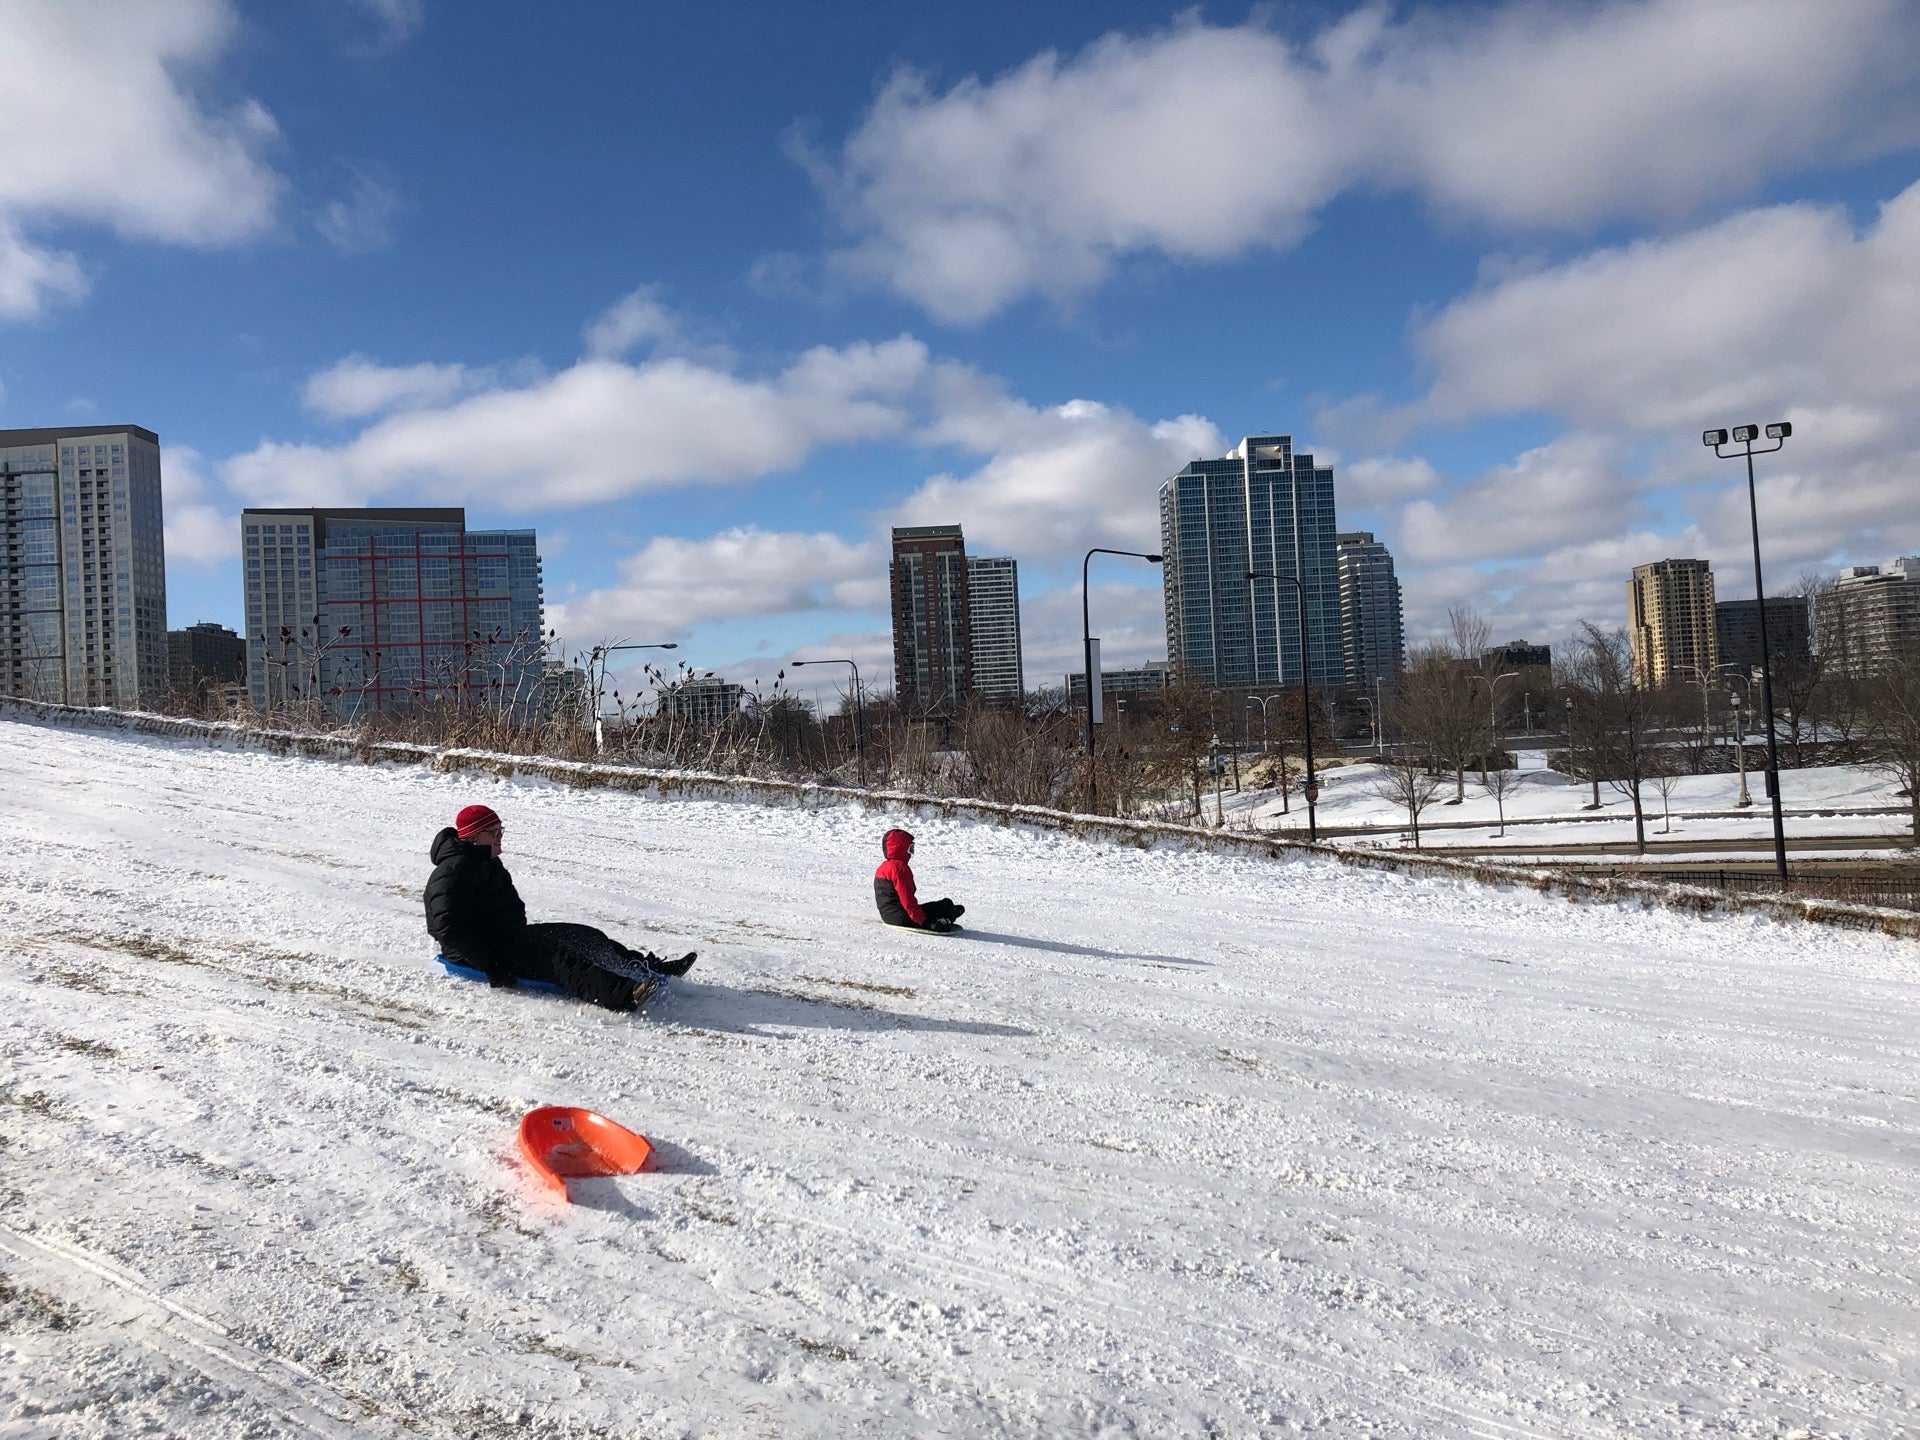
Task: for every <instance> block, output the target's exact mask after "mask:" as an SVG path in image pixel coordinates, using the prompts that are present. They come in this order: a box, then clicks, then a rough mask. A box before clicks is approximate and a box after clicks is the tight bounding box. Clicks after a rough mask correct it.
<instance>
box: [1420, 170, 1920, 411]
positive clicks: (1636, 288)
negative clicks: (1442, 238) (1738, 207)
mask: <svg viewBox="0 0 1920 1440" xmlns="http://www.w3.org/2000/svg"><path fill="white" fill-rule="evenodd" d="M1915 335H1920V184H1917V185H1915V186H1913V187H1911V188H1910V189H1908V190H1907V191H1905V192H1904V193H1903V194H1901V195H1899V196H1897V197H1896V198H1895V199H1894V200H1892V201H1891V202H1889V203H1888V204H1887V205H1886V206H1884V207H1883V209H1882V210H1881V213H1880V215H1879V217H1878V218H1877V220H1876V221H1875V223H1874V224H1873V225H1872V226H1871V227H1869V228H1868V229H1867V230H1866V231H1865V232H1864V233H1861V234H1858V235H1856V234H1855V231H1854V227H1853V225H1852V224H1851V223H1850V222H1849V220H1848V218H1847V216H1846V214H1845V212H1844V211H1841V210H1839V209H1836V208H1831V207H1824V206H1817V205H1783V206H1778V207H1774V208H1770V209H1764V210H1755V211H1749V212H1747V213H1744V214H1740V215H1735V216H1733V217H1731V218H1730V219H1727V220H1724V221H1722V222H1720V223H1719V224H1717V225H1712V226H1709V227H1707V228H1705V229H1701V230H1697V231H1694V232H1691V233H1689V234H1685V235H1681V236H1677V237H1675V238H1672V239H1666V240H1648V241H1642V242H1640V243H1638V244H1634V245H1629V246H1624V247H1621V248H1618V249H1610V250H1602V251H1599V252H1597V253H1595V254H1591V255H1587V256H1583V257H1581V258H1580V259H1578V260H1575V261H1573V262H1571V263H1569V264H1566V265H1561V266H1556V267H1553V268H1551V269H1546V270H1541V271H1538V272H1534V273H1531V274H1524V275H1519V276H1516V277H1513V278H1510V279H1505V280H1500V281H1496V282H1495V283H1493V284H1491V285H1488V286H1484V287H1482V288H1480V289H1478V290H1475V291H1474V292H1472V293H1470V294H1468V295H1466V296H1463V297H1462V298H1461V299H1459V300H1456V301H1454V302H1453V303H1452V304H1450V305H1448V306H1447V307H1446V308H1445V309H1444V310H1443V311H1441V313H1440V314H1439V315H1438V316H1436V317H1435V318H1434V319H1433V320H1432V321H1430V322H1429V323H1428V324H1426V325H1425V326H1423V327H1422V328H1421V330H1420V331H1419V332H1418V334H1417V336H1416V339H1415V344H1416V346H1417V348H1418V350H1419V351H1420V353H1421V354H1422V355H1423V356H1424V357H1425V359H1426V360H1427V362H1428V363H1429V364H1431V366H1432V367H1433V370H1434V377H1435V378H1434V381H1433V385H1432V387H1431V389H1430V390H1429V392H1428V394H1427V396H1426V397H1425V399H1424V400H1422V401H1421V402H1420V403H1419V404H1418V405H1416V406H1415V407H1413V414H1414V416H1415V417H1416V418H1420V419H1449V420H1458V419H1467V418H1472V417H1474V416H1478V415H1485V414H1497V413H1512V412H1519V411H1529V410H1542V411H1548V412H1551V413H1553V414H1557V415H1562V416H1567V417H1569V418H1572V419H1574V420H1576V421H1578V422H1582V423H1587V424H1596V425H1602V424H1604V425H1628V426H1632V427H1633V428H1635V429H1641V430H1680V431H1688V430H1699V429H1704V428H1706V427H1707V426H1709V425H1712V424H1717V423H1725V420H1729V419H1730V420H1733V421H1736V422H1737V421H1738V420H1740V419H1742V418H1745V417H1744V413H1743V412H1745V411H1747V410H1749V409H1756V408H1758V409H1768V410H1778V409H1779V408H1780V407H1782V406H1784V405H1787V404H1792V403H1800V404H1821V405H1841V404H1845V405H1858V404H1860V403H1862V402H1893V403H1902V404H1911V403H1912V397H1913V396H1914V394H1915V393H1916V391H1917V390H1920V345H1916V344H1915V343H1914V336H1915ZM1715 417H1724V418H1723V419H1721V420H1716V418H1715ZM1768 418H1777V417H1773V416H1769V417H1768ZM1850 423H1851V424H1855V425H1857V424H1858V421H1857V419H1856V420H1855V421H1853V422H1850Z"/></svg>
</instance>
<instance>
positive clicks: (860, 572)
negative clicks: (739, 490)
mask: <svg viewBox="0 0 1920 1440" xmlns="http://www.w3.org/2000/svg"><path fill="white" fill-rule="evenodd" d="M886 604H887V557H886V556H885V554H883V553H882V552H881V551H880V549H879V548H878V547H877V546H875V545H873V544H871V543H855V542H850V541H847V540H844V539H842V538H841V537H840V536H838V535H832V534H826V533H816V534H803V533H797V532H780V531H767V530H760V529H757V528H755V527H753V526H745V527H736V528H734V529H731V530H726V531H723V532H721V533H720V534H718V535H713V536H710V537H708V538H706V539H704V540H683V539H676V538H672V537H666V536H663V537H661V538H659V539H656V540H652V541H650V542H648V544H647V545H646V546H645V547H644V548H643V549H641V550H640V551H639V552H638V553H636V554H633V555H630V556H628V557H627V558H626V559H624V560H622V561H621V562H620V567H619V579H618V581H617V582H616V583H615V584H613V585H611V586H608V587H606V588H605V589H601V590H593V591H589V592H588V593H587V594H585V595H582V596H579V597H578V598H576V599H573V600H569V601H568V602H566V604H565V605H561V606H555V607H553V608H552V612H551V614H550V617H549V618H550V623H551V624H552V625H553V626H555V628H557V629H559V630H560V631H561V633H562V634H563V635H565V636H566V638H567V640H568V642H569V643H570V644H575V645H590V644H594V643H596V642H597V641H599V640H601V639H603V638H604V637H606V636H609V635H621V636H633V637H635V638H644V639H646V640H649V641H651V640H655V639H659V640H673V639H678V638H680V637H683V636H685V635H686V634H687V632H688V631H689V630H690V629H691V628H693V627H694V626H696V625H700V624H703V623H705V622H709V621H714V620H726V619H732V618H735V617H739V616H745V615H790V614H794V613H798V612H802V611H809V610H863V609H872V608H875V607H881V608H884V607H885V606H886Z"/></svg>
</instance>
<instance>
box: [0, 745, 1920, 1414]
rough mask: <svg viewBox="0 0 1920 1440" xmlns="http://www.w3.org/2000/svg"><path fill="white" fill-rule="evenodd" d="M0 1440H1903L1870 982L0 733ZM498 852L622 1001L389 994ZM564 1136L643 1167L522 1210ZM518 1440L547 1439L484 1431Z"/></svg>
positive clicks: (1888, 1093) (1242, 886) (417, 975)
mask: <svg viewBox="0 0 1920 1440" xmlns="http://www.w3.org/2000/svg"><path fill="white" fill-rule="evenodd" d="M0 756H4V759H3V760H0V765H4V771H3V772H0V774H3V775H4V785H5V790H6V804H5V806H4V808H0V948H3V949H4V960H3V961H0V1017H3V1018H0V1046H4V1062H3V1063H4V1069H0V1175H4V1181H0V1281H4V1284H5V1287H6V1288H5V1290H4V1291H0V1295H3V1296H4V1298H0V1434H4V1435H7V1436H16V1435H17V1436H40V1435H45V1436H55V1435H58V1436H63V1437H64V1436H110V1435H111V1436H118V1435H125V1434H137V1433H142V1431H143V1430H145V1431H146V1432H147V1433H159V1434H185V1435H194V1436H227V1435H233V1436H242V1435H261V1434H289V1435H303V1434H313V1435H344V1434H349V1433H351V1434H380V1433H392V1434H400V1433H415V1434H427V1435H436V1436H455V1435H460V1436H465V1435H492V1434H528V1435H553V1436H599V1435H626V1434H633V1433H645V1434H661V1435H689V1436H691V1435H713V1436H734V1435H739V1436H747V1435H814V1434H818V1435H827V1434H834V1435H868V1434H871V1435H893V1434H903V1433H929V1434H932V1433H941V1434H978V1435H988V1434H993V1435H1033V1436H1042V1435H1070V1434H1115V1435H1125V1434H1140V1435H1148V1434H1155V1435H1157V1434H1175V1433H1207V1432H1209V1431H1211V1432H1213V1433H1221V1434H1255V1433H1288V1432H1289V1431H1291V1430H1296V1429H1306V1428H1309V1427H1312V1426H1315V1425H1317V1426H1319V1427H1321V1428H1323V1429H1325V1430H1328V1431H1330V1432H1331V1433H1370V1434H1377V1435H1383V1436H1403V1435H1404V1436H1415V1435H1421V1436H1431V1435H1442V1436H1444V1435H1469V1434H1477V1435H1534V1434H1540V1435H1582V1436H1584V1435H1625V1434H1640V1433H1663V1432H1669V1431H1674V1430H1680V1429H1683V1428H1690V1429H1694V1430H1697V1431H1699V1432H1701V1433H1723V1434H1729V1435H1738V1434H1752V1433H1768V1434H1772V1433H1780V1432H1783V1431H1790V1430H1792V1429H1794V1428H1796V1427H1801V1428H1807V1429H1809V1430H1813V1431H1816V1432H1818V1433H1829V1432H1831V1433H1846V1434H1855V1435H1895V1434H1899V1433H1901V1430H1902V1427H1903V1426H1904V1425H1905V1423H1906V1417H1907V1415H1908V1414H1909V1413H1910V1412H1911V1409H1912V1408H1913V1405H1914V1403H1915V1399H1916V1391H1920V1376H1917V1375H1916V1373H1915V1365H1916V1357H1915V1353H1914V1351H1913V1349H1912V1345H1911V1337H1912V1336H1913V1335H1914V1334H1915V1333H1920V1323H1916V1322H1920V1302H1917V1301H1916V1299H1915V1297H1916V1295H1920V1285H1917V1284H1916V1283H1915V1282H1916V1281H1920V1255H1916V1247H1915V1245H1914V1242H1913V1240H1912V1236H1911V1216H1912V1214H1913V1211H1914V1206H1915V1203H1916V1201H1917V1200H1920V1178H1917V1177H1920V1164H1917V1163H1916V1155H1915V1152H1914V1150H1913V1147H1912V1143H1911V1136H1912V1134H1913V1133H1914V1130H1915V1128H1916V1124H1917V1123H1920V1088H1916V1086H1915V1084H1914V1080H1913V1077H1914V1075H1915V1073H1916V1067H1915V1063H1914V1062H1915V1060H1916V1059H1917V1058H1920V1042H1917V1041H1916V1039H1915V1036H1916V1035H1920V1028H1917V1027H1916V1025H1915V1023H1914V1022H1915V1020H1916V1018H1920V974H1916V967H1915V965H1914V961H1913V954H1914V952H1913V948H1912V945H1911V942H1903V941H1895V940H1890V939H1887V938H1884V937H1879V936H1874V935H1866V934H1861V935H1855V934H1848V933H1842V932H1834V931H1827V930H1819V929H1815V928H1814V927H1809V926H1793V925H1778V924H1771V923H1768V922H1764V921H1761V920H1757V919H1753V918H1749V917H1738V916H1735V917H1723V918H1714V919H1708V920H1698V919H1692V918H1688V917H1685V916H1681V915H1677V914H1671V913H1664V912H1658V911H1637V910H1619V909H1613V908H1609V907H1574V906H1568V905H1566V904H1565V903H1564V902H1563V901H1560V900H1557V899H1550V898H1545V897H1541V896H1537V895H1533V894H1529V893H1526V892H1522V891H1500V890H1488V889H1484V888H1481V887H1475V886H1467V885H1461V884H1456V883H1452V882H1448V881H1440V880H1434V879H1429V878H1421V877H1411V876H1402V875H1395V874H1388V873H1384V872H1373V871H1356V870H1352V869H1349V868H1347V867H1343V866H1340V865H1339V864H1337V863H1335V862H1332V861H1327V860H1322V859H1317V858H1301V859H1298V860H1294V861H1291V862H1280V863H1276V862H1275V861H1272V860H1268V859H1251V858H1240V857H1235V856H1230V855H1223V854H1205V853H1195V852H1193V851H1190V850H1176V849H1173V848H1171V847H1169V848H1166V849H1158V850H1147V851H1138V850H1131V849H1124V848H1118V847H1107V846H1100V845H1088V844H1084V843H1082V842H1080V841H1078V840H1075V839H1073V838H1071V837H1069V836H1065V835H1058V834H1044V833H1035V832H1032V831H1027V830H1021V829H1001V828H996V827H992V826H987V825H980V824H973V823H968V822H965V821H958V820H950V819H943V818H929V819H924V820H916V821H913V822H910V823H912V825H913V828H915V829H916V831H917V832H918V833H919V834H920V835H921V836H922V845H921V859H920V862H919V864H920V868H921V870H922V874H923V878H924V879H925V881H926V882H927V884H928V885H929V887H930V888H931V890H932V893H943V892H945V891H947V890H949V889H950V890H951V891H952V892H953V893H954V894H956V895H957V896H958V897H959V898H961V899H964V900H966V901H967V902H968V904H969V906H970V913H969V920H970V921H971V922H973V924H974V927H975V928H974V930H973V933H971V934H970V935H968V936H967V937H965V938H959V937H955V938H951V939H939V938H935V937H928V936H921V935H914V934H902V933H899V932H892V931H887V930H885V929H883V928H882V927H880V926H878V925H877V924H876V923H875V922H874V921H873V919H872V915H871V898H870V890H869V887H868V883H867V876H868V875H869V873H870V871H871V868H872V865H873V863H874V861H875V859H877V855H876V854H875V851H876V848H877V837H878V834H879V832H880V831H881V830H882V829H883V828H884V827H885V823H886V822H885V819H884V817H882V816H880V815H877V814H868V813H865V812H863V811H861V810H859V809H858V808H856V807H852V806H848V807H844V808H838V807H836V808H826V809H820V810H814V811H801V810H790V809H776V808H768V807H763V806H758V805H754V804H750V803H731V802H727V801H721V800H712V799H699V800H676V801H662V800H655V799H646V798H641V797H636V796H632V795H623V794H617V793H610V792H593V791H587V792H581V791H572V790H568V789H565V788H563V787H560V786H556V785H551V784H546V783H542V782H537V781H526V780H522V781H517V782H512V783H503V782H498V781H486V780H481V779H478V778H476V777H474V776H471V775H466V776H461V775H438V774H432V773H428V772H426V771H424V770H411V769H405V770H402V769H394V768H362V767H356V766H342V765H336V764H328V763H324V762H314V761H305V760H295V759H282V758H277V757H273V756H269V755H263V754H257V753H247V752H228V751H218V750H209V749H207V748H206V747H205V746H204V745H192V744H182V743H176V742H166V741H158V740H150V739H134V738H127V737H112V736H105V735H100V734H91V733H86V732H65V731H57V730H51V729H43V728H40V727H36V726H31V725H24V724H18V723H3V722H0ZM471 798H483V799H485V800H487V801H488V803H491V804H493V805H495V806H496V808H499V809H500V810H501V811H502V812H503V814H505V815H507V816H508V818H509V823H510V833H509V855H508V859H509V863H510V864H512V865H513V867H514V870H515V874H516V877H517V878H518V879H519V881H520V884H521V888H522V891H523V893H525V894H526V895H527V896H528V897H529V900H530V902H531V903H532V904H533V905H534V907H535V908H536V910H537V911H539V912H540V914H541V915H542V917H545V918H560V917H566V918H576V919H583V920H587V921H589V922H592V923H598V924H603V925H606V926H607V927H608V928H610V929H613V930H615V931H616V932H619V933H624V934H627V935H631V936H634V937H637V938H640V939H643V940H644V939H645V938H646V937H648V936H649V935H658V936H660V937H662V938H664V939H669V940H680V939H684V940H685V941H686V942H687V943H688V944H690V945H698V946H699V948H700V949H701V951H702V960H701V962H700V965H699V967H698V968H697V969H696V971H695V973H694V977H693V982H694V983H689V984H686V985H684V986H682V987H680V988H679V989H678V990H677V991H676V993H674V994H673V995H672V996H671V997H670V999H669V1000H668V1001H667V1002H666V1003H665V1005H664V1006H663V1007H662V1008H661V1009H660V1010H659V1011H658V1012H657V1013H654V1014H651V1015H647V1016H642V1017H637V1018H636V1017H621V1016H613V1015H608V1014H605V1013H602V1012H597V1011H593V1010H589V1009H584V1008H582V1007H579V1006H574V1005H571V1004H568V1003H565V1002H561V1001H557V1000H544V999H536V998H529V997H526V996H516V995H499V994H495V993H492V992H489V991H487V990H485V989H483V988H481V987H475V986H467V985H464V984H462V983H461V982H455V981H450V980H447V979H445V978H443V977H441V976H439V975H438V974H437V973H435V972H434V971H433V970H432V969H431V968H430V967H429V965H428V964H427V960H426V957H427V955H428V953H429V947H428V946H427V945H426V943H425V941H424V936H423V934H422V933H421V930H420V925H419V917H418V900H417V896H418V888H419V885H420V883H421V881H422V880H423V879H424V871H425V862H424V851H425V845H426V841H427V838H428V837H429V836H430V835H431V833H432V831H433V829H434V828H435V827H436V826H437V825H438V824H440V823H443V820H444V817H445V816H446V815H447V814H449V813H451V809H452V808H453V807H454V806H455V805H456V804H458V803H460V802H462V801H464V800H467V799H471ZM549 1102H558V1103H578V1104H586V1105H590V1106H592V1107H594V1108H597V1109H602V1110H605V1111H606V1112H607V1113H610V1114H612V1115H614V1116H615V1118H618V1119H621V1120H623V1121H625V1122H627V1123H629V1124H632V1125H634V1126H635V1127H636V1128H639V1129H642V1130H644V1131H646V1132H647V1133H648V1134H649V1135H650V1136H652V1137H653V1138H654V1139H655V1141H656V1142H657V1143H658V1144H659V1146H660V1151H661V1156H662V1163H661V1165H660V1166H659V1168H658V1169H657V1170H655V1171H650V1172H648V1173H646V1174H643V1175H639V1176H634V1177H630V1178H625V1179H620V1180H605V1181H595V1182H584V1183H579V1184H576V1188H575V1195H576V1199H577V1201H578V1202H579V1203H577V1204H576V1205H574V1206H573V1207H572V1208H570V1209H562V1208H560V1207H558V1206H556V1205H554V1204H552V1203H551V1202H548V1201H543V1200H541V1199H540V1198H539V1197H538V1195H537V1193H536V1191H535V1189H534V1188H533V1187H532V1186H531V1185H530V1184H529V1183H528V1182H527V1180H526V1178H525V1177H524V1176H523V1175H520V1174H519V1173H517V1168H516V1164H515V1161H514V1159H513V1156H512V1152H511V1134H512V1124H513V1121H514V1119H515V1118H516V1117H517V1115H518V1114H519V1113H520V1112H521V1111H522V1110H524V1109H525V1108H529V1107H531V1106H532V1105H534V1104H537V1103H549ZM523 1412H524V1423H522V1415H523Z"/></svg>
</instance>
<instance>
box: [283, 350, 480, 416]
mask: <svg viewBox="0 0 1920 1440" xmlns="http://www.w3.org/2000/svg"><path fill="white" fill-rule="evenodd" d="M492 379H493V372H492V371H484V370H483V371H474V370H470V369H469V368H468V367H467V366H465V365H433V364H420V365H382V364H380V363H379V362H378V361H375V360H370V359H368V358H367V357H366V356H364V355H349V356H348V357H347V358H346V359H344V360H341V361H338V362H336V363H335V364H333V365H331V366H329V367H328V368H327V369H325V370H322V371H320V372H318V373H317V374H314V375H311V376H309V377H308V378H307V383H306V385H305V386H304V387H303V389H302V391H301V399H302V401H303V402H304V403H305V405H306V407H307V408H308V409H309V410H312V411H314V412H316V413H317V414H320V415H324V416H326V417H327V418H328V419H329V420H356V419H361V418H363V417H365V416H368V415H379V414H383V413H385V412H386V411H389V410H414V409H419V408H421V407H423V406H431V405H443V404H445V403H446V402H447V401H449V400H452V399H453V398H454V397H455V396H457V395H460V394H462V393H464V392H466V391H468V390H471V389H475V388H479V386H480V385H482V384H487V383H491V382H492Z"/></svg>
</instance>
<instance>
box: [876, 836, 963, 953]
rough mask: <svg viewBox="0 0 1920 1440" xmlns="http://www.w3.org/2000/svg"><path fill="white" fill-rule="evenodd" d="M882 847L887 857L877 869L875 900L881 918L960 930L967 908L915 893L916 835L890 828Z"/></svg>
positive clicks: (921, 927)
mask: <svg viewBox="0 0 1920 1440" xmlns="http://www.w3.org/2000/svg"><path fill="white" fill-rule="evenodd" d="M880 849H881V852H882V853H883V854H885V856H886V857H887V858H886V859H885V860H883V861H881V862H880V868H879V869H878V870H875V871H874V872H873V901H874V904H876V905H878V906H879V907H880V918H881V919H882V920H884V921H886V922H887V924H889V925H903V926H905V927H907V928H908V929H910V930H957V929H959V928H960V926H959V920H960V917H961V916H962V915H964V914H966V913H967V907H966V906H964V905H956V904H954V902H953V901H951V900H948V899H945V898H944V897H943V898H941V899H939V900H929V901H927V902H926V903H925V904H922V903H921V902H920V900H919V898H918V897H917V896H916V895H915V894H914V885H913V867H912V866H911V865H910V864H908V863H907V862H908V861H910V860H911V859H912V858H913V836H912V835H910V834H909V833H907V832H906V831H905V830H889V831H887V833H886V834H885V835H884V836H883V837H882V838H881V841H880Z"/></svg>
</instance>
